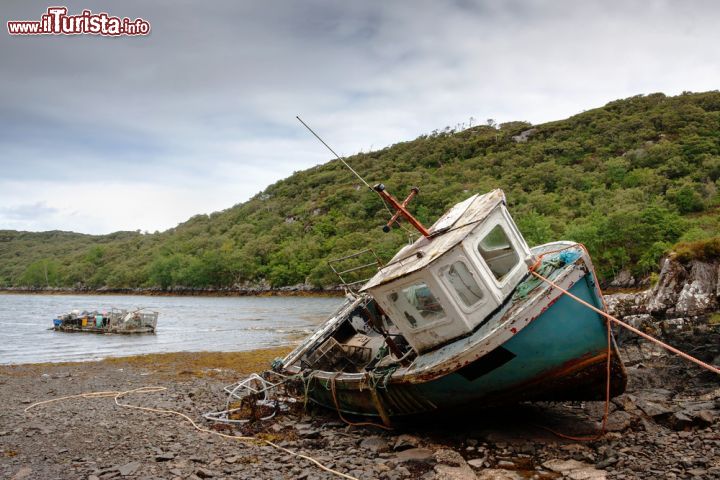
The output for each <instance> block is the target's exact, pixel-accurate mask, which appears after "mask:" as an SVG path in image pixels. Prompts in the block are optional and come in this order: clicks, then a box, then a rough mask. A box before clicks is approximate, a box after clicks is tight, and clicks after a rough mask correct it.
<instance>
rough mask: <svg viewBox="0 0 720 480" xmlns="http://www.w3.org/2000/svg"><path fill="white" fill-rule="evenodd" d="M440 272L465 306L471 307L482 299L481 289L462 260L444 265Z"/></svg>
mask: <svg viewBox="0 0 720 480" xmlns="http://www.w3.org/2000/svg"><path fill="white" fill-rule="evenodd" d="M441 274H442V276H443V278H445V280H446V281H447V283H448V284H450V286H451V287H452V288H453V290H455V293H456V294H457V296H458V298H459V299H460V300H461V301H462V302H463V303H464V304H465V306H467V307H472V306H473V305H475V304H476V303H478V302H479V301H480V300H482V298H483V291H482V289H481V288H480V285H478V283H477V281H475V278H474V277H473V274H472V272H470V269H469V268H468V267H467V265H465V263H464V262H461V261H460V260H458V261H456V262H454V263H453V264H452V265H449V266H447V267H445V268H444V269H443V270H442V273H441Z"/></svg>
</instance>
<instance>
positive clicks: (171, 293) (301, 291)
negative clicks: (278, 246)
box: [0, 287, 344, 297]
mask: <svg viewBox="0 0 720 480" xmlns="http://www.w3.org/2000/svg"><path fill="white" fill-rule="evenodd" d="M0 295H140V296H147V297H342V296H343V295H344V292H343V291H342V290H340V289H314V288H308V289H305V288H295V287H284V288H270V289H261V288H258V289H233V288H219V289H211V288H181V287H176V288H172V289H169V290H162V289H158V288H100V289H90V288H87V289H84V288H81V289H77V288H63V287H45V288H35V287H5V288H0Z"/></svg>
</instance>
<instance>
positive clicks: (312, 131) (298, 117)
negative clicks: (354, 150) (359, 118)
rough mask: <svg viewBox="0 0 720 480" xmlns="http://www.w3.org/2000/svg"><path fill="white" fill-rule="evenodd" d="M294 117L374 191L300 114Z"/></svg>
mask: <svg viewBox="0 0 720 480" xmlns="http://www.w3.org/2000/svg"><path fill="white" fill-rule="evenodd" d="M295 118H297V119H298V122H300V123H302V124H303V126H304V127H305V128H307V129H308V131H309V132H310V133H312V134H313V135H315V138H317V139H318V140H320V143H322V144H323V145H325V147H326V148H327V149H328V150H330V151H331V152H332V154H333V155H335V157H336V158H337V159H338V160H340V161H341V162H342V163H343V165H345V166H346V167H347V168H348V169H349V170H350V171H351V172H352V173H354V174H355V176H356V177H357V178H359V179H360V181H361V182H363V183H364V184H365V186H366V187H368V188H369V189H370V190H371V191H374V190H373V187H371V186H370V184H369V183H368V182H366V181H365V179H364V178H363V177H362V176H360V174H359V173H358V172H356V171H355V170H353V168H352V167H351V166H350V165H349V164H348V163H347V162H346V161H345V159H344V158H342V157H341V156H340V155H338V154H337V153H335V150H333V149H332V148H330V145H328V144H327V143H325V140H323V139H322V138H320V135H318V134H317V133H315V130H313V129H312V128H310V127H309V126H308V124H307V123H305V122H303V120H302V118H300V115H295Z"/></svg>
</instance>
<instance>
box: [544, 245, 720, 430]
mask: <svg viewBox="0 0 720 480" xmlns="http://www.w3.org/2000/svg"><path fill="white" fill-rule="evenodd" d="M578 245H579V246H580V248H582V249H583V250H584V251H585V253H586V254H587V255H588V257H590V252H588V249H587V247H586V246H585V245H583V244H581V243H580V244H578ZM568 248H571V247H568ZM563 250H567V248H561V249H558V250H552V251H549V252H545V253H543V254H541V255H539V256H538V259H537V261H536V262H535V263H534V264H533V265H532V266H531V267H530V273H531V274H532V275H534V276H535V277H536V278H539V279H540V280H542V281H544V282H546V283H548V284H549V285H551V286H552V287H554V288H556V289H558V290H559V291H561V292H562V293H563V294H565V295H567V296H569V297H570V298H572V299H573V300H575V301H576V302H579V303H580V304H582V305H584V306H586V307H588V308H589V309H591V310H593V311H595V312H597V313H599V314H600V315H602V316H603V317H605V325H606V327H607V340H608V348H607V362H606V370H607V372H606V374H607V379H606V382H605V412H604V414H603V419H602V424H601V427H600V432H598V434H597V435H594V436H592V437H574V436H571V435H565V434H563V433H560V432H556V431H555V430H552V429H551V428H548V427H545V426H542V425H540V427H541V428H544V429H545V430H548V431H549V432H552V433H554V434H555V435H557V436H559V437H562V438H567V439H569V440H575V441H593V440H597V439H599V438H600V437H602V436H603V434H604V433H605V430H606V427H607V419H608V415H609V410H610V378H611V377H610V375H611V355H612V337H611V329H610V322H615V323H616V324H617V325H620V326H621V327H623V328H626V329H628V330H630V331H631V332H633V333H635V334H637V335H639V336H641V337H643V338H644V339H646V340H649V341H651V342H653V343H656V344H657V345H660V346H661V347H663V348H665V349H666V350H669V351H670V352H672V353H675V354H676V355H679V356H680V357H682V358H684V359H686V360H689V361H691V362H693V363H695V364H697V365H699V366H701V367H703V368H705V369H707V370H709V371H711V372H713V373H717V374H720V369H718V368H717V367H714V366H712V365H709V364H707V363H705V362H703V361H702V360H699V359H697V358H695V357H693V356H691V355H688V354H687V353H685V352H683V351H680V350H678V349H677V348H675V347H672V346H670V345H668V344H666V343H664V342H662V341H660V340H658V339H656V338H654V337H651V336H650V335H648V334H646V333H645V332H642V331H640V330H638V329H636V328H635V327H633V326H631V325H628V324H627V323H625V322H623V321H621V320H618V319H617V318H615V317H613V316H612V315H610V314H609V313H607V312H605V311H602V310H600V309H599V308H597V307H595V306H594V305H591V304H589V303H588V302H586V301H585V300H583V299H581V298H578V297H576V296H575V295H573V294H572V293H570V292H568V291H567V290H565V289H564V288H562V287H561V286H559V285H557V284H556V283H555V282H553V281H552V280H550V279H548V278H545V277H543V276H542V275H540V274H539V273H537V272H536V271H535V269H536V268H537V267H538V266H539V265H540V263H541V261H542V258H543V257H544V256H546V255H549V254H551V253H557V252H560V251H563ZM589 267H590V271H591V273H592V275H593V277H594V278H595V281H596V282H597V278H598V277H597V274H596V273H595V268H594V267H593V266H592V264H590V265H589ZM597 289H598V292H600V299H601V300H602V303H603V307H604V308H605V310H607V304H606V303H605V297H604V295H603V294H602V290H600V286H599V285H598V286H597Z"/></svg>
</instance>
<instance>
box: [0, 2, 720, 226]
mask: <svg viewBox="0 0 720 480" xmlns="http://www.w3.org/2000/svg"><path fill="white" fill-rule="evenodd" d="M57 3H60V4H63V5H65V4H66V5H67V6H68V8H69V11H70V13H71V14H78V13H81V11H82V10H83V9H91V10H92V11H93V12H101V11H105V12H108V13H109V14H111V15H116V16H119V17H125V16H127V17H130V18H137V17H142V18H144V19H146V20H147V21H149V22H150V24H151V25H152V32H151V34H150V35H149V36H147V37H118V38H110V37H96V36H38V37H29V36H18V37H11V36H10V35H8V34H7V30H6V27H5V22H7V21H8V20H39V19H40V16H41V15H42V14H43V13H44V12H45V9H46V8H47V7H48V6H51V5H55V4H57ZM1 12H2V28H3V31H2V32H0V229H18V230H32V231H41V230H53V229H60V230H73V231H78V232H85V233H108V232H112V231H116V230H136V229H141V230H149V231H155V230H164V229H167V228H170V227H173V226H175V225H177V224H178V223H179V222H182V221H184V220H186V219H187V218H189V217H190V216H192V215H194V214H197V213H210V212H213V211H216V210H222V209H225V208H228V207H230V206H232V205H234V204H236V203H240V202H242V201H244V200H247V199H248V198H250V197H251V196H252V195H254V194H256V193H258V192H260V191H262V190H263V189H264V188H265V187H266V186H267V185H269V184H270V183H272V182H274V181H276V180H279V179H281V178H284V177H286V176H288V175H289V174H291V173H292V172H293V171H298V170H302V169H305V168H308V167H310V166H313V165H316V164H319V163H323V162H325V161H327V160H329V159H330V156H329V155H328V152H326V151H325V150H324V149H323V147H322V146H321V145H320V144H319V143H317V141H315V140H314V139H313V138H312V137H310V136H309V134H308V133H307V132H306V131H305V130H304V129H303V128H302V126H301V125H299V124H298V123H297V121H296V120H295V115H297V114H300V115H301V116H303V117H304V119H305V120H306V121H307V122H308V123H310V124H311V125H312V126H313V127H314V128H315V129H316V130H317V131H318V132H319V133H320V134H321V135H323V136H324V137H325V139H326V140H327V141H328V142H329V143H330V144H331V145H333V146H334V147H335V148H336V150H337V151H339V152H341V153H342V154H352V153H356V152H358V151H360V150H362V151H368V150H369V149H377V148H381V147H384V146H387V145H389V144H392V143H396V142H398V141H403V140H410V139H413V138H415V137H417V136H418V135H420V134H423V133H428V132H430V131H432V130H434V129H436V128H439V129H442V128H444V127H445V126H448V125H449V126H454V125H456V124H458V123H463V122H467V121H468V119H469V118H470V117H474V118H475V119H477V121H481V122H484V121H485V120H486V119H487V118H493V119H495V120H496V121H498V122H504V121H511V120H526V121H530V122H532V123H541V122H545V121H549V120H557V119H561V118H565V117H568V116H570V115H573V114H575V113H578V112H581V111H583V110H587V109H591V108H595V107H598V106H601V105H604V104H605V103H607V102H608V101H612V100H615V99H618V98H624V97H628V96H632V95H637V94H642V93H652V92H664V93H666V94H669V95H674V94H678V93H681V92H682V91H684V90H689V91H705V90H714V89H718V88H719V84H720V48H719V47H718V45H720V28H718V20H719V19H720V2H715V1H707V2H700V1H686V2H679V1H667V2H664V1H647V0H644V1H635V2H633V1H607V0H603V1H597V2H578V1H576V0H572V1H500V0H498V1H469V0H467V1H466V0H458V1H448V2H444V1H438V0H435V1H427V2H420V1H414V0H413V1H410V0H407V1H392V2H388V1H355V2H350V1H340V0H337V1H296V0H287V1H264V0H263V1H261V0H256V1H238V0H230V1H213V2H202V1H193V2H190V1H177V0H173V1H167V2H153V1H127V0H126V1H122V2H93V1H91V0H86V1H84V2H75V1H72V2H67V3H66V2H50V3H47V2H45V3H42V2H36V1H28V0H12V1H8V0H5V1H3V7H2V9H1ZM348 178H350V177H348ZM370 180H373V181H375V180H378V181H379V180H382V179H370Z"/></svg>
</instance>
